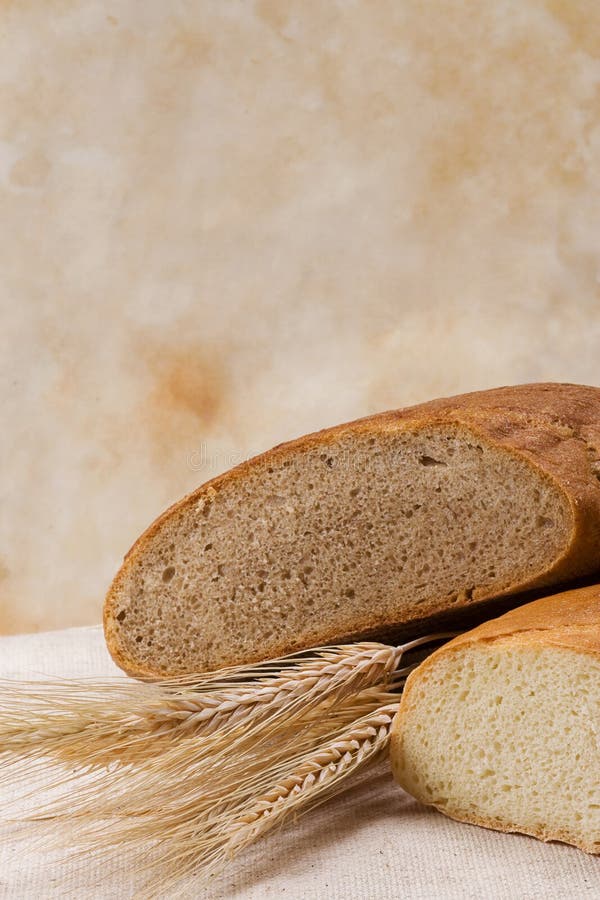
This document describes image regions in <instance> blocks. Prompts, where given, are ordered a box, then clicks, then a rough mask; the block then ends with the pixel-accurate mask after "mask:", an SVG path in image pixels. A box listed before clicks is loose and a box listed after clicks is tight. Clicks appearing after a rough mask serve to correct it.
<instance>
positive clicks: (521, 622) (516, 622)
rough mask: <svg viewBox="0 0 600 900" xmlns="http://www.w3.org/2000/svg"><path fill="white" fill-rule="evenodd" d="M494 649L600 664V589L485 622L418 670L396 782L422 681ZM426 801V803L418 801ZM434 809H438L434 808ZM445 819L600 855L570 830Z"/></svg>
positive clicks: (407, 698) (406, 697)
mask: <svg viewBox="0 0 600 900" xmlns="http://www.w3.org/2000/svg"><path fill="white" fill-rule="evenodd" d="M491 643H503V644H508V645H510V646H511V647H514V646H521V647H537V648H540V647H553V648H557V649H561V650H566V651H569V652H577V653H583V654H586V655H590V656H593V657H594V658H596V659H600V584H595V585H587V586H586V587H582V588H577V589H575V590H567V591H562V592H560V593H558V594H553V595H551V596H548V597H542V598H541V599H539V600H534V601H533V602H532V603H527V604H526V605H525V606H518V607H516V608H515V609H513V610H510V611H509V612H507V613H505V614H504V615H503V616H500V617H499V618H497V619H491V620H490V621H488V622H484V623H483V624H481V625H479V626H478V627H477V628H474V629H472V630H471V631H468V632H466V633H464V634H461V635H459V636H458V637H456V638H454V639H453V640H451V641H449V642H448V643H447V644H444V646H443V647H440V648H439V649H438V650H436V651H435V652H434V653H432V654H431V656H429V657H428V658H427V659H426V660H425V661H424V662H422V663H421V665H420V666H419V667H418V669H415V670H414V671H413V672H412V673H411V674H410V675H409V677H408V679H407V682H406V685H405V687H404V691H403V694H402V701H401V704H400V709H399V711H398V713H397V715H396V716H395V718H394V722H393V725H392V733H391V743H390V758H391V762H392V769H393V770H394V774H395V776H396V779H397V780H398V781H399V782H400V783H401V781H402V780H401V778H399V777H398V774H397V768H396V760H397V759H398V758H399V757H400V755H401V744H402V733H403V731H402V730H403V727H404V721H405V718H406V716H408V715H409V714H410V712H411V711H412V710H413V709H414V707H415V703H414V700H413V691H414V689H415V686H416V685H418V684H419V683H420V682H421V681H422V679H423V678H424V677H425V678H426V677H427V673H428V672H429V671H431V670H432V669H433V668H434V667H435V665H436V663H437V661H438V660H439V659H440V657H444V656H448V655H450V654H453V653H457V652H460V651H461V650H464V648H465V647H473V646H478V645H485V644H491ZM416 799H417V800H423V802H425V801H424V798H422V797H418V796H417V797H416ZM433 805H435V804H433ZM437 808H438V809H440V811H441V812H443V813H444V815H446V816H448V817H449V818H451V819H454V820H455V821H457V822H465V823H467V824H469V825H479V826H481V827H483V828H491V829H494V830H495V831H503V832H518V833H520V834H528V835H530V836H531V837H535V838H537V839H538V840H541V841H546V842H547V841H561V842H563V843H566V844H572V845H573V846H575V847H578V848H579V849H580V850H583V851H584V852H586V853H591V854H599V853H600V847H599V846H598V844H597V843H595V842H588V841H582V840H580V839H578V838H577V836H576V835H573V834H572V833H570V832H567V831H565V830H560V829H559V830H552V829H548V828H544V827H543V826H540V828H538V829H530V830H526V829H524V828H520V827H516V826H514V827H513V826H511V825H507V823H506V822H503V821H501V820H498V819H494V818H492V817H486V816H480V815H476V814H474V813H472V812H471V813H468V812H465V814H464V815H462V814H461V815H458V814H456V813H455V812H449V811H448V810H447V809H446V808H445V807H444V808H441V807H437Z"/></svg>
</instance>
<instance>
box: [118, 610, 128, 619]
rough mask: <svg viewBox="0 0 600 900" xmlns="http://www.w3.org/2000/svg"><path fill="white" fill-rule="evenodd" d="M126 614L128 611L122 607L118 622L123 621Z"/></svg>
mask: <svg viewBox="0 0 600 900" xmlns="http://www.w3.org/2000/svg"><path fill="white" fill-rule="evenodd" d="M126 615H127V612H126V611H125V610H124V609H122V610H121V612H120V613H119V614H118V615H117V616H116V619H117V622H122V621H123V619H124V618H125V616H126Z"/></svg>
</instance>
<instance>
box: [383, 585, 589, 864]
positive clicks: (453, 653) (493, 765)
mask: <svg viewBox="0 0 600 900" xmlns="http://www.w3.org/2000/svg"><path fill="white" fill-rule="evenodd" d="M391 760H392V768H393V771H394V774H395V777H396V779H397V781H398V782H399V784H400V785H401V786H402V787H403V788H404V789H405V790H407V791H408V792H409V793H410V794H412V795H413V796H414V797H416V798H417V799H418V800H420V801H422V802H423V803H426V804H431V805H433V806H435V807H437V808H438V809H439V810H441V811H442V812H444V813H446V814H447V815H448V816H451V817H452V818H454V819H458V820H460V821H462V822H470V823H473V824H475V825H483V826H485V827H487V828H496V829H498V830H500V831H519V832H523V833H525V834H530V835H533V836H534V837H537V838H540V839H541V840H544V841H552V840H557V841H564V842H566V843H568V844H574V845H575V846H577V847H580V848H581V849H582V850H586V851H587V852H588V853H600V586H595V587H587V588H582V589H580V590H577V591H566V592H564V593H561V594H556V595H555V596H552V597H548V598H545V599H542V600H537V601H535V602H533V603H528V604H527V605H525V606H521V607H518V608H517V609H515V610H513V611H512V612H509V613H507V614H506V615H504V616H501V617H500V618H498V619H494V620H492V621H489V622H486V623H485V624H484V625H481V626H480V627H479V628H476V629H474V630H473V631H470V632H467V633H466V634H463V635H461V636H460V637H458V638H455V639H454V640H453V641H451V642H450V643H448V644H446V645H445V646H444V647H442V648H441V649H440V650H437V651H436V652H435V653H434V654H432V655H431V656H430V657H429V658H428V659H427V660H426V661H425V662H424V663H422V664H421V665H420V666H419V668H418V669H416V670H415V671H414V672H413V673H412V674H411V675H410V676H409V679H408V681H407V684H406V687H405V689H404V693H403V696H402V702H401V704H400V710H399V712H398V714H397V715H396V717H395V719H394V723H393V726H392V739H391Z"/></svg>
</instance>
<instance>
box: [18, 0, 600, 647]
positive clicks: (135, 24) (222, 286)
mask: <svg viewBox="0 0 600 900" xmlns="http://www.w3.org/2000/svg"><path fill="white" fill-rule="evenodd" d="M0 16H1V25H2V27H1V29H0V33H1V35H2V36H1V38H0V124H1V129H2V131H1V134H0V210H1V212H0V215H1V219H0V221H1V224H2V238H1V241H0V272H1V278H0V285H1V286H0V290H1V303H2V329H1V341H2V346H1V353H0V364H1V366H2V384H1V407H0V409H1V415H2V419H1V421H2V441H1V445H0V446H1V448H2V459H1V472H2V476H1V477H2V482H1V491H2V502H1V509H2V518H1V531H0V554H1V560H0V579H1V580H0V591H1V593H0V597H1V608H0V631H5V632H10V631H19V630H33V629H39V628H51V627H58V626H62V625H69V624H81V623H87V622H95V621H98V620H99V618H100V614H101V603H102V598H103V593H104V590H105V588H106V586H107V584H108V582H109V580H110V578H111V576H112V574H113V573H114V571H115V570H116V568H117V566H118V564H119V560H120V557H121V556H122V554H123V553H124V551H125V550H126V549H127V548H128V546H129V544H130V543H131V542H132V540H133V539H134V538H135V537H136V536H137V534H138V533H139V532H140V530H141V529H143V528H144V527H145V525H146V524H148V522H149V521H150V520H151V519H152V518H153V517H154V516H155V515H156V514H157V513H158V512H160V511H161V510H162V508H163V507H165V506H166V505H167V504H168V503H170V502H171V501H172V500H174V499H176V498H177V497H179V496H180V495H181V494H183V493H184V492H186V491H187V490H189V489H191V488H192V487H194V486H195V485H196V484H197V483H199V482H201V481H203V480H205V478H207V477H208V476H209V475H211V474H214V473H215V472H216V471H219V470H222V469H225V468H227V467H228V466H229V465H230V464H231V463H232V462H235V461H237V460H238V459H240V458H242V457H244V456H246V455H247V454H248V453H250V452H252V451H257V450H260V449H264V448H266V447H268V446H270V445H271V444H273V443H276V442H278V441H280V440H282V439H285V438H289V437H292V436H294V435H297V434H299V433H302V432H304V431H307V430H312V429H314V428H318V427H321V426H323V425H327V424H333V423H336V422H338V421H342V420H345V419H348V418H352V417H355V416H359V415H362V414H365V413H368V412H370V411H374V410H378V409H382V408H386V407H391V406H397V405H403V404H406V403H409V402H413V401H417V400H420V399H425V398H428V397H430V396H434V395H439V394H447V393H452V392H456V391H463V390H469V389H473V388H480V387H486V386H491V385H496V384H501V383H510V382H520V381H532V380H538V379H557V380H569V381H583V382H589V383H596V384H598V383H600V359H599V349H600V347H599V340H600V284H599V281H600V194H599V190H600V6H599V5H598V3H596V2H595V0H589V2H588V0H571V2H569V0H538V2H533V0H527V2H524V0H512V2H509V0H479V2H463V3H461V2H452V3H449V2H442V0H429V2H427V0H404V2H403V0H379V2H377V3H371V2H367V0H363V2H359V0H354V2H352V0H346V2H342V0H338V2H323V0H293V2H291V0H290V2H288V0H255V2H252V0H243V2H242V0H238V2H233V0H194V2H178V3H166V2H163V0H144V2H139V0H121V2H99V0H98V2H93V0H55V2H48V3H44V2H35V0H31V2H25V0H21V2H17V0H15V2H12V3H11V2H4V3H2V4H0Z"/></svg>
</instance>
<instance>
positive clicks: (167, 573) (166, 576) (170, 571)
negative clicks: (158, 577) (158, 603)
mask: <svg viewBox="0 0 600 900" xmlns="http://www.w3.org/2000/svg"><path fill="white" fill-rule="evenodd" d="M174 574H175V566H167V568H166V569H165V570H164V572H163V573H162V580H163V581H164V582H168V581H171V579H172V578H173V575H174Z"/></svg>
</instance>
